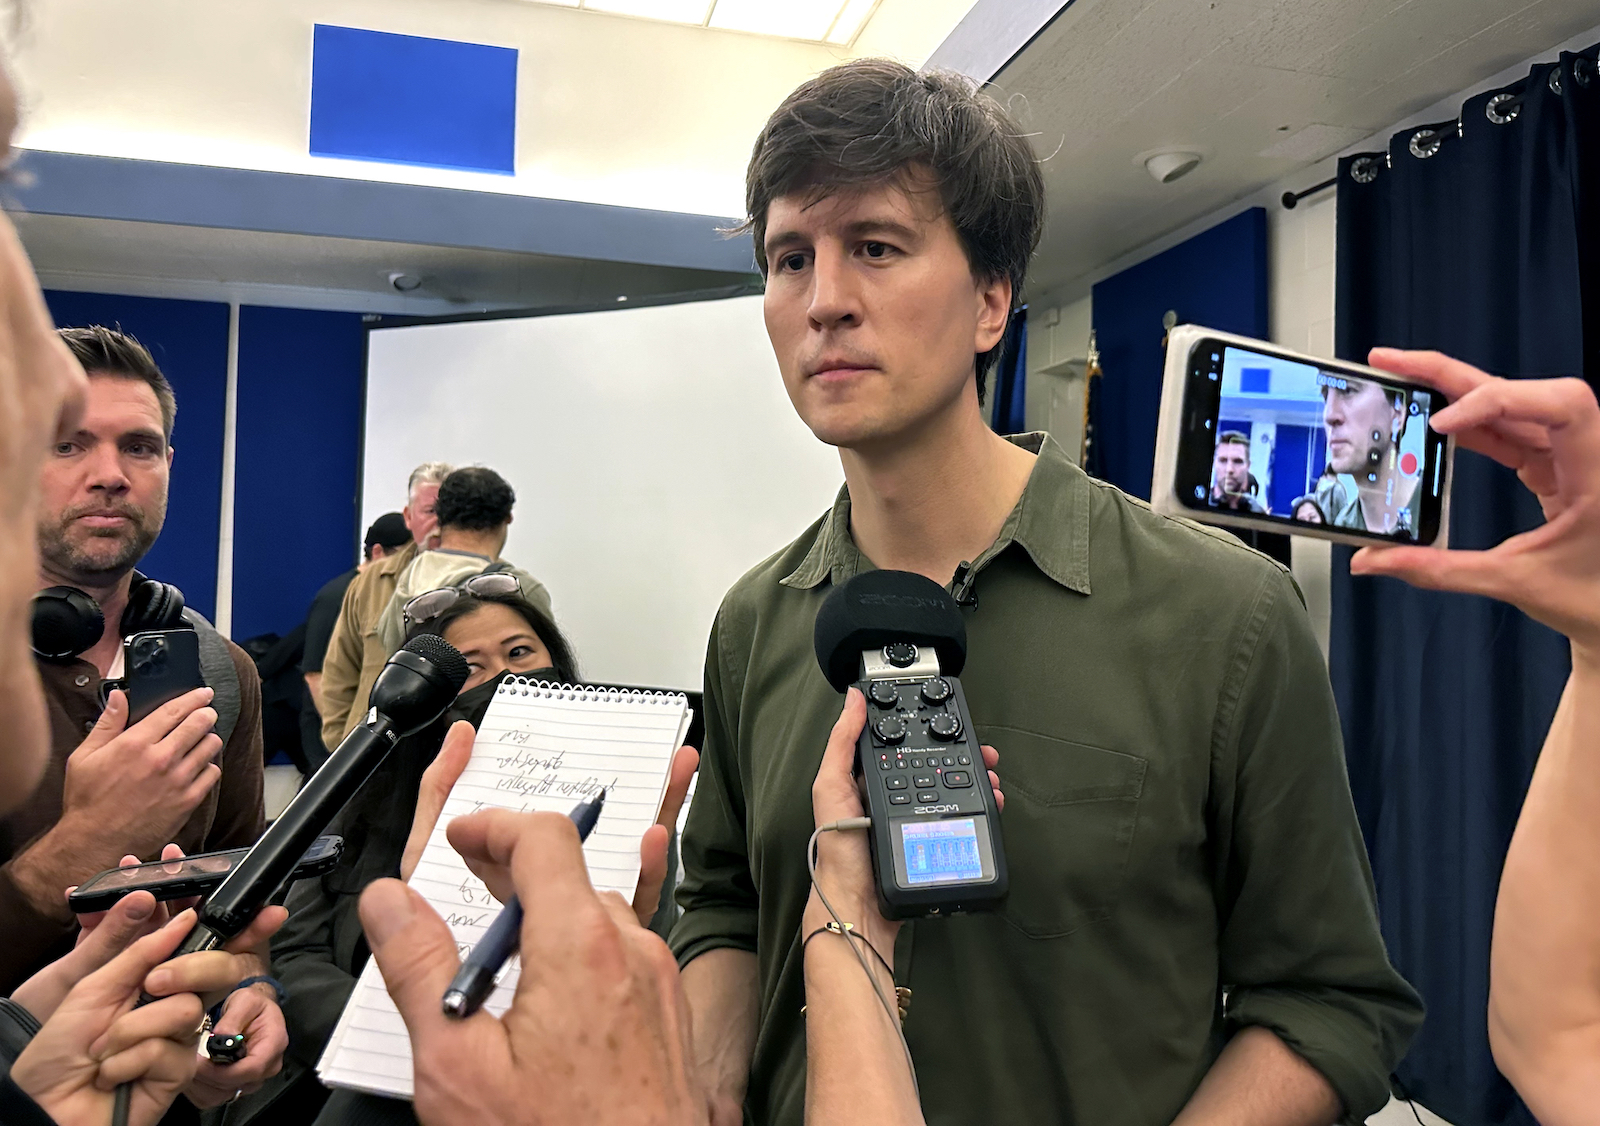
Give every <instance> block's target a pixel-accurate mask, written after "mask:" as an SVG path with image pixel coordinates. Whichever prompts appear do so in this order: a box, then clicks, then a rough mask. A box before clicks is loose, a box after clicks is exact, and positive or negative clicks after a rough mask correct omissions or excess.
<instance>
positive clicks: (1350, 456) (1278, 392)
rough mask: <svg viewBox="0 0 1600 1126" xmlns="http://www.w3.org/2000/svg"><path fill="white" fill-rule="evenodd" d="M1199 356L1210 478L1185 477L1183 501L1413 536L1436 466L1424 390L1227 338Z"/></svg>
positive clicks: (1434, 488) (1403, 537)
mask: <svg viewBox="0 0 1600 1126" xmlns="http://www.w3.org/2000/svg"><path fill="white" fill-rule="evenodd" d="M1219 351H1220V353H1221V355H1220V356H1217V353H1218V352H1219ZM1213 357H1215V359H1213ZM1201 360H1202V363H1201V367H1200V370H1199V371H1197V373H1196V374H1197V375H1198V376H1199V377H1200V378H1201V379H1205V380H1210V381H1211V382H1212V383H1213V384H1215V383H1217V382H1220V384H1221V387H1220V396H1219V397H1218V399H1217V400H1216V401H1217V403H1218V407H1217V410H1216V413H1215V415H1214V416H1212V418H1211V419H1208V420H1207V429H1209V430H1210V432H1211V434H1213V435H1214V436H1215V437H1214V438H1213V439H1212V456H1211V471H1210V482H1209V485H1199V484H1195V485H1192V486H1189V487H1192V489H1193V494H1194V500H1193V501H1189V502H1188V503H1190V504H1192V505H1193V506H1194V507H1200V506H1201V505H1206V506H1209V507H1211V508H1213V509H1217V510H1219V511H1230V510H1231V511H1232V512H1236V513H1238V514H1240V515H1247V514H1249V515H1257V516H1270V517H1276V518H1278V519H1280V520H1285V521H1292V522H1295V523H1299V524H1321V525H1329V526H1332V527H1335V528H1341V529H1345V530H1348V531H1353V532H1365V533H1367V534H1369V535H1378V536H1385V537H1388V538H1391V539H1397V540H1408V539H1416V538H1418V536H1419V529H1421V528H1422V526H1423V521H1422V506H1423V502H1424V499H1425V498H1426V496H1427V495H1428V494H1429V492H1430V481H1429V474H1430V473H1435V472H1437V470H1438V468H1439V466H1438V465H1431V464H1430V458H1429V453H1428V450H1429V445H1430V443H1429V441H1428V438H1429V434H1428V417H1429V413H1430V403H1431V401H1432V399H1431V396H1430V393H1429V392H1428V391H1426V390H1423V389H1419V388H1416V387H1409V386H1405V385H1402V384H1390V383H1387V382H1380V381H1378V380H1375V379H1361V378H1357V377H1355V376H1353V375H1349V374H1346V373H1344V372H1340V371H1334V370H1324V369H1322V368H1319V367H1316V366H1314V365H1312V364H1305V363H1299V362H1296V361H1293V360H1289V359H1285V358H1283V357H1280V356H1271V355H1264V354H1262V353H1259V352H1252V351H1247V350H1245V349H1243V348H1238V347H1234V346H1231V345H1228V346H1222V347H1220V348H1215V349H1211V350H1208V351H1206V353H1205V355H1204V356H1202V357H1201ZM1205 361H1211V362H1210V363H1209V364H1207V363H1206V362H1205ZM1190 480H1191V481H1193V480H1194V478H1193V477H1191V478H1190ZM1432 491H1433V492H1434V493H1435V494H1436V493H1437V484H1436V483H1434V484H1433V486H1432ZM1186 500H1187V498H1186Z"/></svg>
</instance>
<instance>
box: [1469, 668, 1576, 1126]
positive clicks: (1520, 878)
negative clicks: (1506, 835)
mask: <svg viewBox="0 0 1600 1126" xmlns="http://www.w3.org/2000/svg"><path fill="white" fill-rule="evenodd" d="M1596 936H1600V654H1593V653H1585V652H1584V651H1583V650H1581V649H1578V648H1576V647H1575V648H1574V651H1573V669H1572V676H1571V677H1570V679H1569V680H1568V681H1567V688H1566V691H1565V692H1564V693H1563V694H1562V697H1561V706H1560V707H1559V708H1558V709H1557V711H1556V717H1555V720H1554V721H1553V722H1552V723H1551V725H1550V732H1549V734H1548V735H1547V736H1546V738H1545V744H1544V750H1543V751H1542V752H1541V753H1540V756H1539V764H1538V766H1537V768H1536V769H1535V770H1534V773H1533V781H1532V783H1531V784H1530V786H1529V787H1528V796H1527V799H1526V800H1525V801H1524V802H1523V806H1522V816H1521V819H1520V820H1519V821H1518V822H1517V830H1516V833H1515V834H1514V836H1513V837H1512V840H1511V848H1510V851H1509V852H1508V854H1507V856H1506V864H1505V870H1504V872H1503V874H1502V877H1501V882H1500V898H1499V902H1498V904H1497V905H1496V907H1495V920H1494V946H1493V951H1492V954H1491V958H1490V993H1489V1038H1490V1044H1491V1046H1492V1047H1493V1049H1494V1055H1495V1061H1496V1062H1497V1063H1498V1064H1499V1065H1500V1068H1501V1070H1502V1071H1504V1072H1505V1074H1506V1077H1507V1078H1509V1079H1510V1080H1511V1082H1512V1083H1513V1085H1515V1086H1516V1088H1517V1090H1518V1091H1519V1093H1521V1095H1522V1097H1523V1099H1524V1100H1526V1101H1527V1103H1528V1105H1529V1107H1530V1109H1532V1111H1533V1113H1534V1114H1535V1116H1536V1117H1538V1119H1539V1120H1540V1121H1541V1122H1545V1123H1548V1124H1550V1126H1560V1124H1564V1123H1570V1122H1580V1121H1582V1122H1589V1121H1592V1120H1593V1113H1594V1107H1595V1106H1597V1105H1600V1066H1597V1065H1600V939H1597V937H1596Z"/></svg>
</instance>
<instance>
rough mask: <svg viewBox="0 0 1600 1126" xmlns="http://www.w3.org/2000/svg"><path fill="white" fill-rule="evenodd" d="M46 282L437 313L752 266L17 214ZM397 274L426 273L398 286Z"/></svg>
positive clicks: (553, 300)
mask: <svg viewBox="0 0 1600 1126" xmlns="http://www.w3.org/2000/svg"><path fill="white" fill-rule="evenodd" d="M11 218H12V221H13V222H14V223H15V224H16V227H17V231H18V233H19V234H20V235H21V236H22V242H23V245H24V246H25V247H26V248H27V250H28V254H29V257H31V258H32V260H33V262H34V266H35V268H36V269H37V270H38V272H39V276H40V280H41V281H42V282H43V284H44V285H45V287H46V288H57V289H73V290H90V291H100V292H111V293H132V294H141V295H146V296H154V297H197V298H207V299H211V300H219V299H223V298H234V299H237V300H240V301H242V302H244V303H247V304H265V305H291V306H302V307H311V308H335V309H348V310H350V311H353V312H366V313H398V314H409V315H419V316H426V315H433V314H437V313H446V312H466V311H472V310H478V309H524V308H541V307H549V306H557V305H589V304H599V303H602V302H611V301H616V299H617V298H618V297H643V296H649V295H652V294H662V293H682V292H687V291H691V290H697V289H713V288H719V287H722V286H727V285H740V284H745V283H748V282H749V281H750V280H751V277H750V275H748V274H739V273H720V272H714V271H710V270H688V269H674V268H669V267H662V266H641V265H634V264H631V263H622V262H598V261H590V260H585V259H575V258H554V257H548V256H545V255H538V254H517V253H511V252H507V251H494V250H466V249H460V248H456V247H440V246H422V245H418V244H414V243H391V242H374V241H370V240H365V239H336V238H319V237H313V236H309V235H293V234H277V233H269V232H260V231H235V230H219V229H215V228H209V227H182V226H174V225H169V224H165V223H131V222H125V221H122V220H117V219H83V218H76V217H68V216H60V215H32V214H27V213H21V214H13V215H12V216H11ZM391 273H403V274H410V275H413V276H416V277H418V278H420V279H421V281H422V285H421V287H420V288H419V289H416V290H414V291H412V292H410V293H404V294H402V293H400V292H397V291H396V290H395V289H394V287H393V285H392V284H391V283H390V280H389V275H390V274H391Z"/></svg>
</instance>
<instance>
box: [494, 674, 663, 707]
mask: <svg viewBox="0 0 1600 1126" xmlns="http://www.w3.org/2000/svg"><path fill="white" fill-rule="evenodd" d="M495 695H496V696H541V697H543V698H545V699H547V700H596V701H604V702H606V703H611V704H636V703H637V704H677V703H686V702H687V701H688V699H689V698H688V697H687V696H685V695H684V694H683V693H682V692H656V691H653V690H651V689H647V688H611V687H607V686H606V685H603V684H562V683H560V682H559V681H554V680H533V679H531V678H529V677H526V676H508V677H506V678H505V679H504V680H502V681H501V682H500V687H499V688H496V689H495Z"/></svg>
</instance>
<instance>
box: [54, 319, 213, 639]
mask: <svg viewBox="0 0 1600 1126" xmlns="http://www.w3.org/2000/svg"><path fill="white" fill-rule="evenodd" d="M44 296H45V301H46V303H48V305H49V306H50V315H51V316H52V317H53V318H54V319H55V323H56V324H57V325H58V326H59V327H62V328H66V327H69V326H70V327H76V326H84V325H96V324H98V325H105V326H106V327H108V328H115V329H120V330H121V331H123V332H126V333H128V334H129V335H131V336H133V337H135V338H137V339H138V341H139V342H140V343H141V344H143V345H144V346H145V347H146V348H148V349H149V350H150V354H151V356H153V357H154V358H155V361H156V365H157V366H158V367H160V368H161V371H162V373H163V374H164V375H166V377H167V381H168V382H169V383H171V384H172V391H173V394H174V396H175V397H176V398H177V400H178V416H177V424H176V426H175V427H174V429H173V431H172V449H173V459H172V477H171V481H170V484H169V485H168V490H167V519H166V523H165V524H164V525H163V527H162V529H161V535H160V536H159V537H158V538H157V539H156V542H155V546H153V547H152V548H151V549H150V553H149V554H148V555H146V556H145V557H144V560H143V561H142V562H140V564H139V569H140V571H142V572H143V573H144V574H146V575H149V576H150V577H151V578H153V579H160V580H161V581H162V582H168V583H172V584H173V585H174V586H176V587H177V588H178V589H179V590H181V591H183V598H184V601H185V602H186V603H188V605H190V606H191V607H193V608H194V609H195V610H196V611H198V612H199V613H201V614H204V615H205V616H206V617H207V618H212V619H214V618H215V616H216V612H217V545H218V539H219V530H220V527H221V521H222V431H223V414H224V411H225V409H226V401H227V394H228V307H227V306H226V305H224V304H221V303H220V302H216V301H176V300H168V299H166V298H160V297H125V296H121V295H118V294H109V293H71V292H67V291H64V290H46V291H45V295H44Z"/></svg>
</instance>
